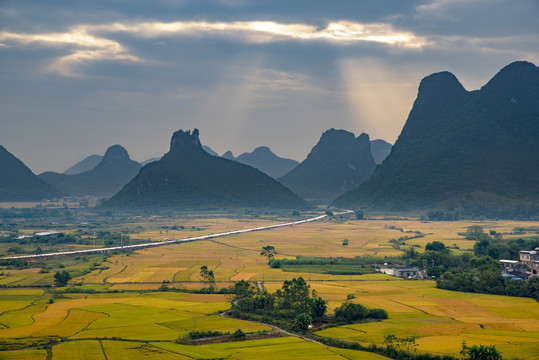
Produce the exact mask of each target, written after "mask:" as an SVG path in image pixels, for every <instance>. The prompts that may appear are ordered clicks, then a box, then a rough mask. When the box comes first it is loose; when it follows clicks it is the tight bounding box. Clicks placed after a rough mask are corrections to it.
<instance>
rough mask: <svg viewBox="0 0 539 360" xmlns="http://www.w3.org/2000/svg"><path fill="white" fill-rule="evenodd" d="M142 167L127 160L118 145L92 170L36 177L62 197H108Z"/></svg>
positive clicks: (45, 174)
mask: <svg viewBox="0 0 539 360" xmlns="http://www.w3.org/2000/svg"><path fill="white" fill-rule="evenodd" d="M140 167H141V165H140V164H139V163H138V162H136V161H133V160H131V159H130V158H129V154H128V153H127V151H126V150H125V149H124V148H123V147H122V146H120V145H113V146H110V147H109V148H108V149H107V151H106V152H105V155H104V156H103V158H102V159H101V161H100V162H99V164H97V166H95V167H94V168H93V169H92V170H89V171H85V172H82V173H80V174H75V175H66V174H59V173H55V172H51V171H48V172H44V173H43V174H40V175H39V177H40V178H41V179H43V180H45V181H46V182H48V183H49V184H51V185H53V186H54V187H56V188H58V189H59V190H60V191H61V192H62V193H63V194H64V195H76V196H84V195H95V196H111V195H113V194H115V193H116V192H118V191H119V190H120V189H121V188H122V187H123V186H124V185H125V184H127V183H128V182H129V180H131V179H132V178H133V177H134V176H135V175H136V174H137V172H138V171H139V169H140Z"/></svg>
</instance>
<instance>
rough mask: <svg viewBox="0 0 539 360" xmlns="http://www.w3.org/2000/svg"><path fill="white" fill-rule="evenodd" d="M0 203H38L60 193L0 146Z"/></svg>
mask: <svg viewBox="0 0 539 360" xmlns="http://www.w3.org/2000/svg"><path fill="white" fill-rule="evenodd" d="M0 168H1V169H2V171H0V201H40V200H42V199H46V198H52V197H56V196H58V195H59V194H60V193H59V191H58V190H56V189H54V188H53V187H52V186H51V185H49V184H47V183H46V182H45V181H43V180H41V179H40V178H39V177H37V176H36V175H35V174H34V173H33V172H32V171H31V170H30V169H29V168H28V167H27V166H26V165H24V163H23V162H22V161H20V160H19V159H17V158H16V157H15V156H13V154H11V153H10V152H9V151H7V150H6V149H5V148H4V147H3V146H1V145H0Z"/></svg>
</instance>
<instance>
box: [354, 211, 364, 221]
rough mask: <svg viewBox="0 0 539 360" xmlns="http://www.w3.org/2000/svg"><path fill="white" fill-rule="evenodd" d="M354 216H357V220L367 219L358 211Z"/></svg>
mask: <svg viewBox="0 0 539 360" xmlns="http://www.w3.org/2000/svg"><path fill="white" fill-rule="evenodd" d="M354 214H355V215H356V220H364V219H365V213H364V212H363V211H362V210H356V211H354Z"/></svg>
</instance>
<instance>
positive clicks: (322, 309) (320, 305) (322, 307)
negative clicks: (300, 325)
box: [312, 297, 328, 317]
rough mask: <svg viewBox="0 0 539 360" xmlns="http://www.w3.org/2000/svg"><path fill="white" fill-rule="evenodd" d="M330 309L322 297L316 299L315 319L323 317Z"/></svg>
mask: <svg viewBox="0 0 539 360" xmlns="http://www.w3.org/2000/svg"><path fill="white" fill-rule="evenodd" d="M327 309H328V305H327V301H326V300H324V299H322V298H321V297H319V298H317V299H314V301H313V302H312V311H313V316H314V317H322V316H324V314H325V313H326V311H327Z"/></svg>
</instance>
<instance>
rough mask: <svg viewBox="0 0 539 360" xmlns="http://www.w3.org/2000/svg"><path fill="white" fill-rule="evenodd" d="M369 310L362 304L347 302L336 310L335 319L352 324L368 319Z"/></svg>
mask: <svg viewBox="0 0 539 360" xmlns="http://www.w3.org/2000/svg"><path fill="white" fill-rule="evenodd" d="M367 312H368V310H367V308H366V307H365V306H363V305H361V304H354V303H351V302H345V303H343V304H342V305H341V306H339V307H338V308H336V309H335V319H336V320H337V321H341V322H347V323H352V322H354V321H358V320H363V319H365V318H366V317H367Z"/></svg>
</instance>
